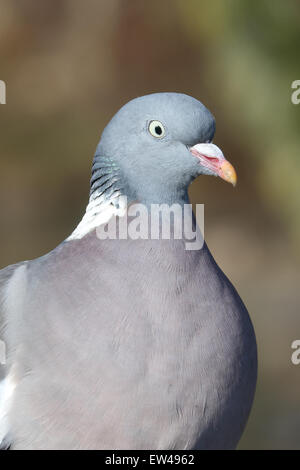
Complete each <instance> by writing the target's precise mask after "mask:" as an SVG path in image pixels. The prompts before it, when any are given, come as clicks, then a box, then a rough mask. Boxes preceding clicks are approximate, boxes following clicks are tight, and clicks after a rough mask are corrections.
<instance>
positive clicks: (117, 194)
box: [67, 154, 126, 240]
mask: <svg viewBox="0 0 300 470" xmlns="http://www.w3.org/2000/svg"><path fill="white" fill-rule="evenodd" d="M122 194H123V188H122V181H121V175H120V169H119V168H118V166H117V165H116V164H115V162H113V161H112V160H111V159H110V158H109V157H103V156H100V155H97V154H96V155H95V158H94V162H93V166H92V177H91V190H90V199H89V203H88V205H87V208H86V212H85V214H84V216H83V218H82V220H81V222H80V223H79V225H78V226H77V227H76V229H75V230H74V232H73V233H72V234H71V235H70V237H68V238H67V240H75V239H80V238H83V237H84V236H85V235H87V234H88V233H89V232H90V231H91V230H93V229H94V228H96V227H98V226H99V225H101V224H104V223H106V222H108V221H109V219H110V218H111V217H112V216H113V215H115V214H118V215H122V214H123V213H125V209H126V207H125V206H124V198H122Z"/></svg>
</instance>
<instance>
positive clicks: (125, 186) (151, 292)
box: [0, 93, 257, 450]
mask: <svg viewBox="0 0 300 470" xmlns="http://www.w3.org/2000/svg"><path fill="white" fill-rule="evenodd" d="M214 134H215V119H214V117H213V115H212V114H211V112H210V111H209V110H208V109H207V108H206V107H205V106H204V105H203V104H202V103H201V102H200V101H198V100H197V99H195V98H192V97H190V96H188V95H185V94H181V93H153V94H149V95H146V96H143V97H138V98H135V99H133V100H131V101H130V102H128V103H127V104H126V105H124V106H123V107H122V108H121V109H120V110H119V111H118V112H117V113H116V114H115V116H114V117H113V118H112V119H111V121H110V122H109V123H108V125H107V126H106V128H105V129H104V131H103V133H102V136H101V139H100V142H99V144H98V146H97V149H96V152H95V156H94V160H93V166H92V178H91V186H90V198H89V202H88V205H87V208H86V212H85V214H84V216H83V218H82V220H81V221H80V223H79V225H78V226H77V228H75V230H74V231H73V233H72V234H71V235H70V236H69V237H68V238H67V239H66V240H64V241H63V242H62V243H61V244H60V245H58V246H57V247H56V248H55V249H54V250H53V251H51V252H50V253H48V254H46V255H45V256H42V257H40V258H38V259H34V260H32V261H25V262H21V263H19V264H16V265H12V266H9V267H7V268H5V269H3V270H1V271H0V328H1V334H0V337H1V340H2V341H3V342H4V343H5V347H6V353H7V354H6V361H5V365H2V366H1V367H2V370H1V372H0V379H2V380H1V383H0V393H1V396H0V441H1V443H2V444H1V445H2V447H3V448H5V447H9V448H10V449H16V450H18V449H100V450H111V449H118V450H126V449H130V450H147V449H151V450H185V449H188V450H195V449H234V448H236V446H237V444H238V442H239V440H240V437H241V435H242V433H243V430H244V428H245V426H246V422H247V419H248V416H249V413H250V410H251V407H252V403H253V399H254V394H255V387H256V378H257V347H256V339H255V333H254V329H253V326H252V323H251V320H250V317H249V314H248V312H247V310H246V307H245V306H244V304H243V302H242V300H241V299H240V297H239V295H238V293H237V291H236V290H235V288H234V287H233V285H232V284H231V282H230V281H229V280H228V278H227V277H226V276H225V274H224V273H223V272H222V271H221V269H220V268H219V267H218V265H217V264H216V262H215V260H214V258H213V256H212V255H211V253H210V251H209V249H208V247H207V244H206V243H205V242H204V241H203V243H202V244H201V246H200V247H197V249H187V246H186V240H185V239H184V237H183V236H182V237H179V236H177V237H175V236H173V235H174V233H175V229H176V226H177V225H176V224H177V222H178V221H179V220H181V219H182V214H183V213H184V212H182V214H181V215H180V214H179V212H178V214H177V213H176V214H177V215H174V217H173V218H172V220H171V223H170V227H171V229H170V236H169V237H162V231H161V228H162V223H163V221H164V218H165V216H161V215H160V217H159V220H158V227H159V228H158V236H153V237H151V236H149V233H148V236H144V235H143V236H138V235H139V231H138V227H137V226H138V225H141V223H142V218H141V217H140V219H139V223H137V221H136V218H135V215H137V214H135V215H134V213H132V212H130V210H131V209H132V208H134V206H135V205H138V206H139V207H140V212H143V210H144V209H145V211H146V212H147V211H148V212H147V215H146V216H145V217H146V218H147V220H148V222H149V221H150V222H153V221H152V219H151V211H150V209H151V210H152V208H153V207H156V208H157V207H160V205H162V206H164V207H172V206H174V207H177V208H179V209H180V208H182V209H184V207H186V206H188V205H189V199H188V187H189V185H190V183H191V182H192V181H193V180H194V179H195V178H197V177H198V176H201V175H202V176H201V177H202V178H203V177H204V176H203V175H207V176H208V175H211V176H212V175H213V176H218V177H220V178H221V179H223V180H225V181H227V182H230V183H232V184H235V183H236V173H235V170H234V168H233V166H232V165H231V164H230V163H229V162H228V161H227V160H226V159H225V157H224V155H223V153H222V151H221V150H220V148H219V147H217V146H216V145H215V144H213V143H212V140H213V137H214ZM200 180H201V178H200ZM142 207H143V208H144V209H143V210H142V209H141V208H142ZM149 214H150V216H149ZM174 214H175V212H174ZM126 219H127V225H128V232H127V234H126V235H127V236H124V233H123V232H122V231H121V229H120V225H121V223H123V222H124V221H125V220H126ZM195 220H196V218H195V217H194V216H193V224H194V225H193V226H195V224H196V221H195ZM134 222H136V225H135V228H136V230H135V231H134V230H133V228H132V227H131V232H130V233H131V234H132V236H128V234H129V225H130V223H132V224H133V223H134ZM114 224H115V225H114ZM153 224H154V222H153ZM113 227H117V232H116V231H114V230H113ZM133 227H134V226H133ZM198 228H199V227H198ZM121 232H122V233H123V235H122V236H118V235H120V233H121ZM116 233H117V236H116ZM105 234H106V235H105ZM156 235H157V234H156Z"/></svg>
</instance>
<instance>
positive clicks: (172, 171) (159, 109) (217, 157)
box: [91, 93, 236, 203]
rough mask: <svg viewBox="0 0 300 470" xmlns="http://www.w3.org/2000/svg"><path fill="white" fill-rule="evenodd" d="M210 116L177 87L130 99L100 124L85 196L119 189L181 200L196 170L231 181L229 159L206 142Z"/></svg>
mask: <svg viewBox="0 0 300 470" xmlns="http://www.w3.org/2000/svg"><path fill="white" fill-rule="evenodd" d="M214 133H215V119H214V117H213V115H212V114H211V112H210V111H209V110H208V109H207V108H206V107H205V106H204V105H203V104H202V103H201V102H200V101H198V100H196V99H194V98H192V97H190V96H187V95H184V94H179V93H156V94H151V95H147V96H143V97H140V98H136V99H133V100H132V101H130V102H129V103H127V104H126V105H125V106H123V107H122V108H121V109H120V110H119V111H118V112H117V113H116V114H115V116H114V117H113V118H112V119H111V121H110V122H109V124H108V125H107V127H106V128H105V129H104V131H103V134H102V137H101V140H100V143H99V145H98V147H97V150H96V154H95V158H94V164H93V174H92V180H91V197H92V198H95V197H98V196H99V195H103V194H106V195H107V196H109V197H113V195H114V194H116V195H118V194H120V193H121V194H123V195H125V196H127V198H128V199H129V200H137V201H140V202H143V203H173V202H178V201H180V200H185V199H186V197H187V189H188V186H189V184H190V183H191V182H192V181H193V179H195V178H196V177H197V176H199V175H216V176H220V177H221V178H223V179H225V180H227V181H229V182H231V183H233V184H235V182H236V175H235V171H234V169H233V167H232V165H231V164H230V163H229V162H227V160H225V158H224V156H223V153H222V151H221V150H220V149H219V148H218V147H217V146H216V145H214V144H212V143H211V141H212V139H213V137H214Z"/></svg>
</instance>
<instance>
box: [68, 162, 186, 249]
mask: <svg viewBox="0 0 300 470" xmlns="http://www.w3.org/2000/svg"><path fill="white" fill-rule="evenodd" d="M151 183H152V184H147V182H145V181H144V182H143V185H142V187H141V188H140V189H141V191H137V192H136V193H134V194H130V190H129V187H128V186H127V185H126V182H125V180H124V178H123V177H122V174H121V170H120V168H119V167H118V165H116V163H115V162H114V161H113V160H112V159H111V158H109V157H106V156H102V155H99V154H97V153H96V155H95V158H94V162H93V166H92V177H91V190H90V199H89V203H88V205H87V208H86V212H85V214H84V216H83V218H82V220H81V222H80V223H79V225H78V226H77V227H76V229H75V230H74V232H73V233H72V234H71V235H70V236H69V237H68V238H67V241H69V240H76V239H81V238H83V237H84V236H85V235H87V234H88V233H89V232H91V231H92V230H93V229H95V228H97V227H99V226H100V225H103V224H106V223H107V222H108V221H109V220H110V219H111V218H112V217H113V216H114V215H118V216H123V215H124V214H125V212H126V209H127V207H128V205H129V204H130V203H132V202H134V201H136V202H138V203H141V204H143V205H145V206H146V207H147V208H150V207H151V205H153V204H156V205H157V204H159V205H165V204H166V205H169V206H172V205H173V204H176V205H180V206H182V207H183V206H184V205H185V204H188V203H189V198H188V193H187V190H186V188H185V187H184V186H181V187H180V188H176V187H173V186H171V185H170V184H168V183H167V182H166V181H165V182H163V181H158V184H157V186H158V187H157V188H155V185H154V184H153V181H152V182H151ZM139 192H140V193H141V194H139Z"/></svg>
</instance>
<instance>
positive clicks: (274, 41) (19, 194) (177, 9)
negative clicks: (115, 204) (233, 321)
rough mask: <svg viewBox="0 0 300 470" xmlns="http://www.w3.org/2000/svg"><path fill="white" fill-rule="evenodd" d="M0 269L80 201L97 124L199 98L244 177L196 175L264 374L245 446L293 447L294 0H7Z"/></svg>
mask: <svg viewBox="0 0 300 470" xmlns="http://www.w3.org/2000/svg"><path fill="white" fill-rule="evenodd" d="M0 11H1V16H0V64H1V68H0V79H1V80H4V81H5V82H6V84H7V104H6V105H1V106H0V126H1V132H0V136H1V137H0V155H1V167H0V169H1V172H0V200H1V205H0V214H1V231H0V247H1V256H0V265H1V267H4V266H6V265H7V264H11V263H14V262H16V261H19V260H23V259H30V258H34V257H37V256H40V255H42V254H44V253H45V252H47V251H49V250H50V249H52V248H53V247H55V246H56V245H57V244H58V243H59V242H60V241H61V240H62V239H64V238H66V237H67V236H68V235H69V234H70V232H71V231H72V230H73V228H74V226H75V225H76V224H77V222H78V221H79V219H80V218H81V215H82V213H83V211H84V209H85V206H86V203H87V199H88V192H89V176H90V166H91V159H92V156H93V152H94V150H95V147H96V144H97V142H98V139H99V137H100V134H101V131H102V129H103V127H104V125H105V124H106V123H107V121H108V120H109V119H110V118H111V116H112V115H113V114H114V113H115V112H116V111H117V109H118V108H119V107H120V106H121V105H123V104H124V103H125V102H127V101H128V100H129V99H131V98H133V97H136V96H138V95H143V94H147V93H151V92H156V91H179V92H184V93H187V94H190V95H192V96H194V97H196V98H198V99H200V100H201V101H203V102H204V103H205V104H206V105H207V107H208V108H209V109H210V110H211V111H212V112H213V114H214V115H215V117H216V120H217V133H216V137H215V140H214V142H215V143H216V144H217V145H219V146H220V147H221V148H222V149H223V151H224V154H225V156H226V157H227V158H228V159H229V160H230V161H231V162H232V163H233V164H234V166H235V167H236V169H237V172H238V178H239V179H238V185H237V187H236V189H233V188H232V187H231V186H230V185H228V184H226V183H224V182H223V181H221V180H219V179H216V178H210V177H201V178H199V179H198V180H197V181H195V182H194V183H193V185H192V187H191V196H192V200H193V201H194V202H199V203H205V217H206V223H205V230H206V240H207V242H208V245H209V247H210V249H211V251H212V252H213V254H214V256H215V258H216V260H217V262H218V264H219V265H220V266H221V267H222V268H223V270H224V271H225V273H226V274H227V275H228V276H229V278H230V279H231V280H232V281H233V283H234V284H235V286H236V287H237V289H238V291H239V293H240V294H241V296H242V298H243V299H244V301H245V303H246V305H247V307H248V309H249V312H250V314H251V317H252V320H253V323H254V326H255V330H256V334H257V340H258V348H259V380H258V387H257V393H256V399H255V404H254V407H253V411H252V414H251V417H250V420H249V423H248V426H247V429H246V431H245V433H244V436H243V438H242V440H241V442H240V446H239V448H240V449H300V365H299V366H298V367H297V366H295V365H293V364H292V363H291V353H292V350H291V343H292V341H293V340H295V339H300V318H299V305H300V285H299V280H300V275H299V256H300V247H299V236H300V217H299V209H300V184H299V181H300V179H299V174H300V171H299V170H300V159H299V148H300V136H299V128H300V126H299V125H300V105H298V106H297V105H293V104H292V102H291V93H292V90H291V83H292V82H293V81H294V80H296V79H300V66H299V65H300V64H299V62H300V61H299V52H300V2H299V1H298V0H287V1H282V0H261V1H258V0H257V1H253V0H252V1H251V0H244V1H241V0H220V1H217V0H214V1H211V0H208V1H200V0H163V1H161V0H152V1H146V0H102V1H99V0H98V1H96V0H87V1H83V0H81V1H80V0H51V1H50V0H48V1H45V0H44V1H40V2H38V1H32V0H26V1H25V0H24V1H23V0H18V1H17V0H7V1H6V0H0Z"/></svg>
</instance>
